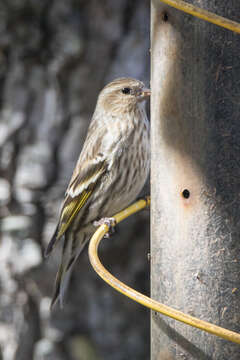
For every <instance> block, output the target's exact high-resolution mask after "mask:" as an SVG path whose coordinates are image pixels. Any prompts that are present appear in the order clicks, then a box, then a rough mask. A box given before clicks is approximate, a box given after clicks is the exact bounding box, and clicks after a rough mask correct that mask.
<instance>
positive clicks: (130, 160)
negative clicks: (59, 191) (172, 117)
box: [45, 78, 150, 306]
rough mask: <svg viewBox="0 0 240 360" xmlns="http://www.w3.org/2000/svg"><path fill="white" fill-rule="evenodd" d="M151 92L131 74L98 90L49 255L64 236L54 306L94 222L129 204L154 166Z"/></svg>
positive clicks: (48, 248)
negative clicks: (147, 102)
mask: <svg viewBox="0 0 240 360" xmlns="http://www.w3.org/2000/svg"><path fill="white" fill-rule="evenodd" d="M149 95H150V90H148V89H146V88H145V86H144V84H143V83H142V82H140V81H138V80H135V79H132V78H120V79H116V80H114V81H113V82H111V83H110V84H108V85H106V86H105V87H104V89H103V90H102V91H101V92H100V94H99V97H98V101H97V105H96V109H95V112H94V114H93V117H92V121H91V123H90V126H89V129H88V133H87V138H86V140H85V143H84V146H83V149H82V152H81V154H80V156H79V159H78V162H77V165H76V167H75V170H74V172H73V175H72V178H71V180H70V183H69V185H68V188H67V191H66V194H65V199H64V201H63V205H62V209H61V213H60V220H59V223H58V225H57V228H56V231H55V233H54V235H53V237H52V239H51V241H50V242H49V245H48V247H47V249H46V253H45V254H46V256H47V255H49V253H50V252H51V251H52V249H53V247H54V246H55V244H56V243H57V242H58V240H59V239H60V238H62V237H64V244H63V251H62V260H61V264H60V267H59V270H58V273H57V276H56V281H55V291H54V296H53V299H52V305H51V306H53V305H54V304H55V302H56V301H57V300H58V298H59V299H60V304H61V305H62V304H63V296H64V293H65V290H66V287H67V283H68V281H69V278H70V275H71V271H72V268H73V265H74V263H75V261H76V260H77V258H78V256H79V254H80V253H81V251H82V250H83V248H84V246H85V244H86V243H87V242H88V240H89V239H90V237H91V235H92V234H93V232H94V231H95V227H94V225H93V223H94V221H95V220H97V219H100V218H102V217H109V216H111V215H113V214H115V213H116V212H118V211H120V210H122V209H124V208H125V207H126V206H127V205H129V204H130V203H131V202H132V201H133V200H135V198H136V197H137V195H138V194H139V192H140V191H141V189H142V187H143V185H144V183H145V181H146V179H147V176H148V173H149V165H150V137H149V123H148V119H147V116H146V112H145V109H144V104H143V100H145V99H146V98H147V97H149Z"/></svg>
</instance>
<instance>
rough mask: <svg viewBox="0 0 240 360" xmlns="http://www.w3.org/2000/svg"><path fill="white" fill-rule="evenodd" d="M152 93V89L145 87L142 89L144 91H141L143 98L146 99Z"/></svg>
mask: <svg viewBox="0 0 240 360" xmlns="http://www.w3.org/2000/svg"><path fill="white" fill-rule="evenodd" d="M150 95H151V90H150V89H147V88H144V89H143V90H142V93H141V97H142V98H144V99H145V98H147V97H149V96H150Z"/></svg>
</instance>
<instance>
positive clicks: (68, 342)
mask: <svg viewBox="0 0 240 360" xmlns="http://www.w3.org/2000/svg"><path fill="white" fill-rule="evenodd" d="M0 33H1V37H0V78H1V81H0V111H1V113H0V154H1V155H0V172H1V173H0V176H1V178H0V205H1V208H0V216H1V244H0V291H1V296H0V308H1V312H0V359H4V360H13V359H16V360H21V359H22V360H26V359H34V360H40V359H41V360H47V359H48V360H50V359H54V360H56V359H58V360H64V359H65V360H66V359H68V360H94V359H98V360H99V359H104V360H125V359H138V360H141V359H144V360H146V359H147V358H148V357H149V354H148V353H149V336H148V330H149V321H148V320H149V319H148V311H147V310H145V309H143V308H142V307H140V306H138V305H136V304H134V303H132V302H131V301H130V300H128V299H126V298H124V297H123V296H122V295H119V294H117V293H116V292H114V290H112V289H111V288H109V287H108V286H107V285H106V284H105V283H103V282H102V280H100V279H99V278H98V276H97V275H96V274H95V273H94V272H93V270H92V269H91V267H90V265H89V261H88V257H87V252H85V253H84V254H83V256H82V257H81V260H80V259H79V262H78V264H77V266H76V269H75V272H74V274H73V279H72V282H71V284H70V289H69V294H68V300H67V304H66V306H65V308H64V310H63V311H61V310H59V309H56V310H55V311H54V312H53V314H50V312H49V301H50V296H51V294H52V287H53V282H54V277H55V274H56V270H57V265H58V263H59V255H60V248H59V249H56V251H55V252H54V255H53V256H51V257H50V258H49V259H48V260H47V261H45V260H44V259H43V250H44V248H45V246H46V244H47V242H48V241H49V238H50V237H51V234H52V232H53V230H54V227H55V225H56V221H57V217H58V213H59V207H60V203H61V199H62V197H63V194H64V191H65V188H66V185H67V183H68V181H69V178H70V175H71V172H72V170H73V167H74V164H75V162H76V160H77V157H78V154H79V152H80V150H81V146H82V144H83V140H84V137H85V135H86V131H87V127H88V124H89V120H90V117H91V114H92V112H93V110H94V106H95V102H96V97H97V94H98V92H99V90H100V89H101V88H102V87H103V86H104V84H106V83H107V82H108V81H110V80H112V79H113V78H115V77H119V76H133V77H136V78H139V79H141V80H143V81H146V82H147V83H148V77H149V4H148V1H141V2H139V1H135V0H134V1H129V0H121V1H111V0H105V1H97V0H88V1H81V0H75V1H74V0H71V1H65V0H51V1H49V0H41V1H34V0H28V1H27V0H8V1H4V0H2V1H1V2H0ZM145 190H146V189H145ZM146 191H147V190H146ZM148 220H149V215H148V212H147V211H146V212H142V213H141V214H139V215H138V216H136V217H133V218H132V219H130V220H129V221H127V222H126V223H125V225H124V226H120V227H119V234H117V235H116V236H115V237H114V238H113V239H112V240H110V241H105V243H104V246H103V250H102V258H103V262H104V263H105V264H106V265H107V267H108V268H109V269H111V271H112V272H113V273H114V274H115V275H116V276H118V277H119V278H121V279H122V280H123V281H125V282H126V283H128V284H131V285H132V286H133V287H135V288H138V289H139V290H141V291H142V292H145V293H146V292H148V280H149V275H148V267H149V265H148V261H147V253H148V251H149V249H148V248H149V245H148V232H149V227H148Z"/></svg>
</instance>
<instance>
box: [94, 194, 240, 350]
mask: <svg viewBox="0 0 240 360" xmlns="http://www.w3.org/2000/svg"><path fill="white" fill-rule="evenodd" d="M149 205H150V197H148V198H147V199H146V200H139V201H137V202H136V203H134V204H133V205H131V206H129V207H128V208H127V209H125V210H123V211H121V212H120V213H118V214H116V215H115V216H114V219H115V220H116V224H117V223H119V222H120V221H122V220H124V219H125V218H127V217H128V216H130V215H132V214H134V213H135V212H137V211H140V210H142V209H144V208H145V207H146V206H149ZM108 230H109V229H108V226H107V225H101V226H100V227H99V228H98V229H97V230H96V232H95V233H94V235H93V236H92V238H91V240H90V244H89V248H88V254H89V259H90V262H91V264H92V267H93V268H94V270H95V271H96V272H97V274H98V275H99V276H100V277H101V278H102V279H103V280H104V281H106V282H107V283H108V284H109V285H110V286H112V287H113V288H114V289H115V290H117V291H119V292H120V293H122V294H123V295H125V296H128V297H129V298H130V299H132V300H134V301H136V302H138V303H140V304H142V305H144V306H146V307H148V308H149V309H152V310H154V311H157V312H159V313H161V314H163V315H166V316H169V317H171V318H173V319H175V320H178V321H181V322H183V323H185V324H187V325H190V326H193V327H196V328H198V329H201V330H204V331H206V332H208V333H210V334H214V335H216V336H218V337H221V338H223V339H226V340H229V341H232V342H235V343H237V344H240V334H238V333H235V332H233V331H230V330H227V329H224V328H221V327H220V326H216V325H213V324H211V323H209V322H206V321H203V320H200V319H197V318H195V317H193V316H190V315H186V314H184V313H182V312H181V311H178V310H175V309H172V308H170V307H169V306H166V305H163V304H160V303H159V302H157V301H155V300H153V299H151V298H149V297H148V296H145V295H143V294H141V293H139V292H138V291H136V290H134V289H132V288H130V287H129V286H127V285H125V284H124V283H122V282H121V281H119V280H118V279H117V278H115V277H114V276H113V275H111V274H110V273H109V272H108V271H107V270H106V269H105V267H104V266H103V265H102V264H101V262H100V260H99V257H98V246H99V243H100V241H101V240H102V238H103V236H104V235H105V234H106V233H107V232H108Z"/></svg>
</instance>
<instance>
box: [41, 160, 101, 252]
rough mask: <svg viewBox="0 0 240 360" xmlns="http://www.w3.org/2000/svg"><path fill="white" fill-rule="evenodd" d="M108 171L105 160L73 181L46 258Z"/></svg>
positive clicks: (90, 167) (88, 168) (91, 166)
mask: <svg viewBox="0 0 240 360" xmlns="http://www.w3.org/2000/svg"><path fill="white" fill-rule="evenodd" d="M106 170H107V166H106V162H105V161H104V160H103V161H101V162H99V163H98V164H90V165H88V167H87V169H84V171H83V174H81V173H80V174H77V175H76V176H75V177H74V178H73V179H72V181H71V182H70V185H69V187H68V189H67V192H66V196H65V201H64V203H63V206H62V211H61V214H60V220H59V223H58V225H57V228H56V230H55V232H54V234H53V237H52V239H51V240H50V242H49V244H48V247H47V249H46V251H45V256H46V257H47V256H48V255H49V254H50V253H51V251H52V249H53V248H54V246H55V244H56V242H57V241H58V240H59V239H60V238H61V237H62V236H63V235H64V234H65V232H66V231H67V229H68V228H69V226H70V225H71V224H72V222H73V220H74V218H75V217H76V215H77V214H78V213H79V211H80V210H81V209H82V208H83V207H84V205H85V204H86V203H87V200H88V199H89V197H90V196H91V194H92V193H93V191H94V189H95V187H96V185H97V183H98V181H99V180H100V179H101V177H102V176H103V174H104V173H105V172H106Z"/></svg>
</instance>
